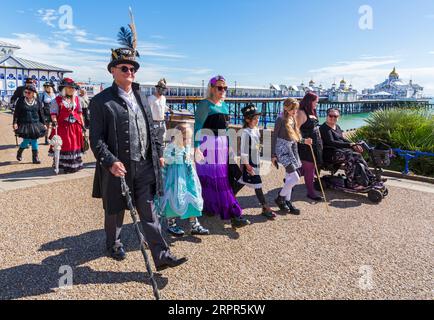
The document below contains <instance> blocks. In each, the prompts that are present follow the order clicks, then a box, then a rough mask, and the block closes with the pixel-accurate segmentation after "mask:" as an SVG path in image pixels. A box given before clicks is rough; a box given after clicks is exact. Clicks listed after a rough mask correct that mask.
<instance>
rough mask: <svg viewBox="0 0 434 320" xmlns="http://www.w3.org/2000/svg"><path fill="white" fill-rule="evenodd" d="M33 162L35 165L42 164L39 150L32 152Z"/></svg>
mask: <svg viewBox="0 0 434 320" xmlns="http://www.w3.org/2000/svg"><path fill="white" fill-rule="evenodd" d="M32 160H33V164H41V160H39V152H38V150H32Z"/></svg>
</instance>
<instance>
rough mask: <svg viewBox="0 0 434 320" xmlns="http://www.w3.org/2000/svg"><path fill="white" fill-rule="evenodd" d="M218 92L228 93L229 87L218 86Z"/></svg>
mask: <svg viewBox="0 0 434 320" xmlns="http://www.w3.org/2000/svg"><path fill="white" fill-rule="evenodd" d="M216 88H217V90H218V91H220V92H222V91H228V87H223V86H218V87H216Z"/></svg>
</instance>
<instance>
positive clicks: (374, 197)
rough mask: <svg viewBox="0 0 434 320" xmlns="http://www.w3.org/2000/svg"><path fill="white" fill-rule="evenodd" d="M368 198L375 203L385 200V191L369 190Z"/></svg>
mask: <svg viewBox="0 0 434 320" xmlns="http://www.w3.org/2000/svg"><path fill="white" fill-rule="evenodd" d="M368 199H369V200H370V201H371V202H373V203H380V202H381V201H382V200H383V193H381V192H380V191H378V190H371V191H369V192H368Z"/></svg>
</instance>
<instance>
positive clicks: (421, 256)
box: [0, 114, 434, 299]
mask: <svg viewBox="0 0 434 320" xmlns="http://www.w3.org/2000/svg"><path fill="white" fill-rule="evenodd" d="M5 116H6V115H2V114H0V122H1V117H5ZM4 119H5V118H3V120H4ZM4 130H5V129H4V127H0V156H1V158H0V174H1V173H3V174H7V175H8V176H10V175H11V174H10V172H11V171H12V172H15V171H16V172H21V171H22V170H25V169H26V168H27V167H26V165H22V164H16V163H12V164H6V163H8V162H9V161H12V162H13V160H11V159H13V153H14V152H15V149H13V146H12V147H10V146H9V145H10V137H9V138H8V139H6V138H5V137H4V135H2V134H1V133H2V132H5V131H4ZM5 156H7V158H4V157H5ZM89 161H90V159H89ZM45 165H46V166H49V165H50V163H49V162H48V160H44V164H43V165H42V166H45ZM29 167H32V166H29ZM8 172H9V173H8ZM12 174H13V173H12ZM283 177H284V172H283V171H282V170H281V171H279V172H277V171H273V172H272V174H270V175H268V176H267V177H266V178H265V182H264V185H265V187H264V189H265V190H267V191H269V194H268V195H267V198H268V200H269V201H270V203H271V201H272V199H274V197H275V195H276V193H277V191H278V186H279V185H280V184H281V182H282V179H283ZM398 185H399V184H394V186H392V187H391V188H390V195H389V197H388V198H387V199H385V201H384V202H383V203H382V204H381V205H372V204H371V203H370V202H369V201H368V200H367V198H366V197H364V196H355V195H347V194H342V193H337V192H331V191H329V192H328V198H329V200H330V201H331V213H326V212H325V207H324V205H322V204H314V203H310V202H306V199H305V197H304V195H305V189H304V186H302V185H300V186H297V188H296V190H295V194H294V196H295V204H296V205H297V206H298V207H299V208H300V209H302V215H301V216H300V217H294V216H284V215H279V217H278V218H277V219H276V221H273V222H267V221H265V219H263V218H262V217H261V216H260V215H259V211H260V210H259V209H258V208H257V206H256V203H257V201H256V199H255V197H254V194H253V192H252V191H250V190H249V189H245V190H243V191H242V192H241V193H240V196H239V200H240V203H241V205H242V207H243V208H245V214H246V216H247V217H248V218H249V219H251V221H252V222H253V224H252V225H251V226H249V227H246V228H244V229H240V230H236V231H235V230H233V229H231V228H230V225H228V224H224V223H223V222H221V221H220V220H219V219H217V218H208V217H206V218H203V219H202V220H203V224H204V226H205V227H207V228H209V229H210V230H211V236H208V237H191V236H187V237H185V238H182V239H177V240H175V239H170V242H171V246H172V250H173V252H174V253H175V254H177V255H178V256H187V257H188V258H189V262H188V263H187V264H185V265H183V266H181V267H180V268H177V269H174V270H167V271H164V272H163V273H161V274H157V281H158V284H159V286H160V289H161V295H162V298H163V299H432V298H433V242H434V241H433V240H434V230H433V229H434V227H433V226H434V215H433V210H432V208H433V207H434V198H433V194H432V193H428V192H421V191H416V190H409V189H404V188H400V187H397V186H398ZM91 186H92V178H90V177H87V178H83V179H77V180H68V181H62V182H57V183H52V184H48V185H41V186H37V187H33V188H27V189H21V190H15V191H7V192H2V193H0V208H1V213H2V214H1V220H0V221H1V226H2V232H1V233H0V243H1V244H2V245H1V249H0V299H152V298H153V296H152V290H151V287H150V286H149V285H146V284H145V283H144V282H146V283H148V282H147V280H146V278H145V273H144V270H145V268H144V263H143V258H142V256H141V253H140V251H139V247H138V245H137V242H136V238H135V234H134V231H133V229H132V228H131V225H130V224H129V223H130V218H129V217H127V219H126V223H127V227H126V228H125V229H124V243H125V245H126V247H127V249H128V251H129V252H128V259H127V260H126V261H124V262H122V263H117V262H115V261H112V260H110V259H108V258H106V257H105V254H104V251H103V249H104V233H103V231H102V230H101V229H102V227H103V212H102V206H101V202H100V201H99V200H95V199H92V198H91V197H90V193H91ZM426 187H427V188H429V186H426ZM431 188H432V186H431ZM60 198H61V200H59V199H60ZM62 266H70V267H71V268H72V271H73V283H74V285H73V287H72V288H70V289H59V288H58V287H59V279H60V277H61V276H62V274H60V273H59V270H60V268H61V267H62ZM148 284H149V283H148Z"/></svg>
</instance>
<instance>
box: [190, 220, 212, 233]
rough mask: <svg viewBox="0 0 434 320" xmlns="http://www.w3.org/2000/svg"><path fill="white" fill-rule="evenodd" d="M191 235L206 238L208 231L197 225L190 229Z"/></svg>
mask: <svg viewBox="0 0 434 320" xmlns="http://www.w3.org/2000/svg"><path fill="white" fill-rule="evenodd" d="M190 233H191V235H193V236H208V235H209V230H208V229H205V228H204V227H202V226H201V225H200V224H199V223H197V224H195V225H194V226H192V227H191V232H190Z"/></svg>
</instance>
